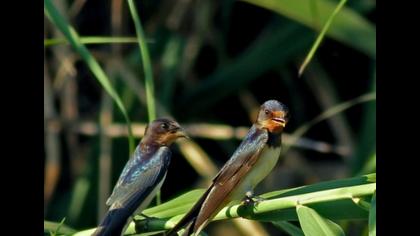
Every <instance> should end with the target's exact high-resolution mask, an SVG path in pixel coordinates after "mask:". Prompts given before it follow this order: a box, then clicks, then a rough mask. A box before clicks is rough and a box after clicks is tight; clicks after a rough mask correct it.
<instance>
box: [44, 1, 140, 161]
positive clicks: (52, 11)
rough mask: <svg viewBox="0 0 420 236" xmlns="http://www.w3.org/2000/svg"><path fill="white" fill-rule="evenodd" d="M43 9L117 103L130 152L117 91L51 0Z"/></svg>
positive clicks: (124, 112) (131, 138)
mask: <svg viewBox="0 0 420 236" xmlns="http://www.w3.org/2000/svg"><path fill="white" fill-rule="evenodd" d="M44 11H45V13H46V15H47V17H48V18H49V19H50V20H51V22H52V23H53V24H54V25H55V26H56V27H57V28H58V29H59V30H60V31H61V32H62V33H63V34H64V36H65V37H66V39H67V40H68V41H69V42H70V44H71V45H72V47H73V48H74V49H75V50H76V51H77V52H78V53H79V54H80V56H81V57H82V58H83V60H84V61H85V63H86V64H87V66H88V67H89V69H90V71H91V72H92V73H93V74H94V75H95V78H96V79H97V80H98V81H99V83H100V84H101V85H102V87H103V88H104V89H105V91H106V92H107V93H108V94H109V95H110V96H111V97H112V99H113V100H114V101H115V103H116V104H117V106H118V108H119V109H120V111H121V112H122V114H123V116H124V118H125V120H126V122H127V126H128V142H129V150H130V153H132V151H134V139H133V133H132V130H131V122H130V119H129V118H128V113H127V111H126V109H125V107H124V105H123V103H122V101H121V98H120V97H119V96H118V94H117V92H116V91H115V90H114V88H113V87H112V85H111V83H110V82H109V79H108V76H107V75H106V74H105V72H104V71H103V69H102V68H101V66H100V65H99V63H98V62H97V61H96V60H95V58H94V57H93V56H92V54H91V53H90V52H89V50H88V49H87V48H86V46H85V45H83V44H82V43H81V42H80V38H79V35H78V34H77V32H76V31H75V30H74V29H73V27H72V26H71V25H69V23H68V22H67V21H66V20H65V19H64V17H63V16H62V15H61V14H60V13H59V12H58V10H57V8H56V7H55V6H54V4H53V3H52V2H51V0H44Z"/></svg>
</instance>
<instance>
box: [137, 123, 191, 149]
mask: <svg viewBox="0 0 420 236" xmlns="http://www.w3.org/2000/svg"><path fill="white" fill-rule="evenodd" d="M181 137H184V138H188V135H187V134H186V132H185V130H184V129H183V128H182V127H181V126H180V125H179V124H178V122H176V121H175V120H173V119H170V118H159V119H156V120H154V121H152V123H150V124H149V125H148V126H147V127H146V129H145V131H144V138H143V140H144V141H145V142H154V143H157V144H159V145H163V146H169V145H171V144H172V143H173V142H174V141H175V140H176V139H178V138H181Z"/></svg>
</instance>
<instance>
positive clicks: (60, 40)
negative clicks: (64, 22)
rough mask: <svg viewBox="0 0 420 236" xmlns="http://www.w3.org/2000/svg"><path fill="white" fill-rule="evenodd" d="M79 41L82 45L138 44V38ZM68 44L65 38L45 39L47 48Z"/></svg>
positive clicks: (102, 37) (90, 37) (90, 38)
mask: <svg viewBox="0 0 420 236" xmlns="http://www.w3.org/2000/svg"><path fill="white" fill-rule="evenodd" d="M79 39H80V43H82V44H108V43H137V38H133V37H104V36H84V37H79ZM67 43H69V42H68V41H67V40H66V39H65V38H50V39H44V46H45V47H48V46H55V45H60V44H67Z"/></svg>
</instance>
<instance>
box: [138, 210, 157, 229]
mask: <svg viewBox="0 0 420 236" xmlns="http://www.w3.org/2000/svg"><path fill="white" fill-rule="evenodd" d="M140 216H142V217H143V218H144V219H135V218H133V221H134V223H135V224H136V225H142V227H141V228H143V229H144V231H147V230H148V229H149V222H150V221H152V220H155V219H158V218H156V217H153V216H147V215H145V214H143V213H141V214H140Z"/></svg>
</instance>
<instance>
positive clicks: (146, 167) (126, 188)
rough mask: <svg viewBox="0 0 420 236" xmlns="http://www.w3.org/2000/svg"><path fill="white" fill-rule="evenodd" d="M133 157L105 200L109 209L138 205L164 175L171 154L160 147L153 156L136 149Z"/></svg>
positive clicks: (165, 148) (167, 149)
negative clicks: (131, 204) (132, 204)
mask: <svg viewBox="0 0 420 236" xmlns="http://www.w3.org/2000/svg"><path fill="white" fill-rule="evenodd" d="M134 155H135V156H134V157H133V158H132V159H130V161H129V162H128V163H127V164H126V166H125V167H124V170H123V172H122V173H121V175H120V178H119V180H118V182H117V184H116V185H115V187H114V190H113V192H112V195H111V196H110V197H109V198H108V200H107V205H109V206H111V208H118V207H121V206H126V205H127V204H129V203H132V202H133V201H135V202H136V204H134V205H139V204H140V203H141V202H142V201H143V200H144V198H145V197H147V195H148V194H149V193H150V192H151V191H152V190H153V189H154V187H155V186H156V184H157V183H158V182H160V180H161V179H162V178H163V176H164V175H165V173H166V170H167V168H168V166H169V162H170V156H171V152H170V150H169V148H167V147H160V148H159V149H158V150H157V151H156V152H154V153H153V154H142V153H141V152H140V150H139V148H137V149H136V151H135V152H134Z"/></svg>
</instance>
